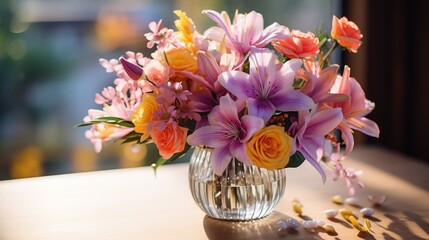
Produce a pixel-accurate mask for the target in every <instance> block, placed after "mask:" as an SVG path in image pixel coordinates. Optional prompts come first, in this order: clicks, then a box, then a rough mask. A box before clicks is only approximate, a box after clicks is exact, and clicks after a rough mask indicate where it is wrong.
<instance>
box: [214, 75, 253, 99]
mask: <svg viewBox="0 0 429 240" xmlns="http://www.w3.org/2000/svg"><path fill="white" fill-rule="evenodd" d="M218 81H219V83H220V84H221V85H222V86H224V87H225V88H226V89H228V90H229V91H230V92H231V93H232V94H234V95H235V96H236V97H238V98H240V99H247V98H249V97H251V98H258V97H259V95H258V91H257V90H256V89H255V87H254V85H252V82H251V79H250V75H249V74H247V73H244V72H240V71H230V72H224V73H222V74H221V75H219V79H218Z"/></svg>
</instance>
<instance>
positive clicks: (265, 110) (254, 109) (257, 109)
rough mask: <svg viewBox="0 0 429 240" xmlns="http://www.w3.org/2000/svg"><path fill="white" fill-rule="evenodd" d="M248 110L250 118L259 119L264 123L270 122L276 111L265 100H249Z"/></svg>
mask: <svg viewBox="0 0 429 240" xmlns="http://www.w3.org/2000/svg"><path fill="white" fill-rule="evenodd" d="M247 102H248V106H247V107H248V110H249V114H250V115H251V116H256V117H260V118H262V119H263V120H264V122H265V123H267V122H268V120H270V118H271V116H272V115H273V114H274V112H275V111H276V107H275V106H274V105H273V104H272V103H271V102H270V101H268V100H267V99H254V98H249V100H247Z"/></svg>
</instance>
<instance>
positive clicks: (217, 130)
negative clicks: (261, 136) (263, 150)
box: [188, 95, 264, 175]
mask: <svg viewBox="0 0 429 240" xmlns="http://www.w3.org/2000/svg"><path fill="white" fill-rule="evenodd" d="M240 110H241V109H239V108H238V107H237V105H236V103H235V102H234V101H233V100H232V99H231V97H230V96H229V95H226V96H223V97H221V98H220V104H219V105H218V106H216V107H215V108H214V109H213V111H212V112H210V114H209V115H208V122H209V125H206V126H204V127H201V128H198V129H197V130H195V131H194V133H192V134H191V135H189V136H188V143H189V144H190V145H193V146H197V145H205V146H208V147H211V148H214V149H213V152H212V155H211V162H212V168H213V171H214V172H215V173H216V174H217V175H221V174H222V173H223V171H224V170H225V168H226V167H227V166H228V164H229V163H230V161H231V159H232V158H233V157H235V158H237V160H239V161H240V162H242V163H244V164H246V165H252V161H251V160H250V158H249V157H248V156H247V153H246V142H247V141H248V140H249V139H250V138H251V137H252V135H253V133H255V132H256V131H258V130H259V129H261V128H262V127H263V126H264V121H262V119H260V118H258V117H254V116H249V115H244V116H242V117H241V118H240V119H239V118H238V112H239V111H240Z"/></svg>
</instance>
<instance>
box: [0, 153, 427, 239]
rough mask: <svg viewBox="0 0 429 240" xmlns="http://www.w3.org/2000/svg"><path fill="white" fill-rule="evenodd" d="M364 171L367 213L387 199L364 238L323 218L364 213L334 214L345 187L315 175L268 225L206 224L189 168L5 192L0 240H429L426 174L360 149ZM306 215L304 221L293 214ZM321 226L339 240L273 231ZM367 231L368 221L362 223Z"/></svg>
mask: <svg viewBox="0 0 429 240" xmlns="http://www.w3.org/2000/svg"><path fill="white" fill-rule="evenodd" d="M346 161H347V162H348V165H349V166H352V167H354V168H356V169H363V170H364V175H363V176H362V180H363V182H364V183H365V185H366V187H365V189H363V190H359V191H358V192H357V194H356V196H357V197H358V198H359V199H360V201H361V207H365V206H371V205H370V203H369V201H367V200H366V198H367V196H368V195H369V194H371V195H375V196H380V195H387V196H388V200H387V202H386V203H385V204H384V205H382V206H381V207H379V208H376V212H375V214H374V215H373V217H371V218H370V221H371V223H372V228H371V231H370V232H368V233H359V231H358V230H356V229H354V228H353V227H352V225H351V224H350V223H349V222H347V221H345V220H344V219H343V218H342V217H341V216H337V217H336V218H334V219H332V220H329V219H326V218H325V216H324V213H323V212H324V210H326V209H330V208H334V209H340V208H349V209H351V210H353V211H358V210H359V208H357V207H352V206H348V205H336V204H334V203H333V202H331V197H332V196H334V195H337V194H340V195H342V196H343V197H344V198H346V197H347V190H346V188H345V184H344V182H343V181H337V182H332V181H328V182H327V183H326V184H325V185H323V184H322V182H321V179H320V176H319V175H318V173H317V172H316V171H315V170H314V169H313V168H312V167H311V166H310V165H309V164H306V163H305V164H303V165H302V167H300V168H298V169H288V173H287V186H286V192H285V195H284V197H283V199H282V200H281V201H280V203H279V205H278V207H277V208H276V210H275V211H274V212H273V213H272V214H271V215H269V216H268V217H266V218H264V219H260V220H256V221H251V222H228V221H220V220H215V219H212V218H209V217H207V216H205V215H204V213H203V212H202V211H201V210H200V209H199V208H198V206H197V205H196V204H195V203H194V201H193V199H192V196H191V193H190V191H189V187H188V177H187V174H188V164H187V163H181V164H171V165H166V166H163V167H161V168H160V169H158V174H157V176H156V177H155V176H154V173H153V171H152V169H151V168H149V167H141V168H129V169H118V170H109V171H99V172H88V173H76V174H66V175H58V176H49V177H39V178H29V179H21V180H8V181H2V182H0V239H1V240H24V239H25V240H27V239H28V240H34V239H37V240H44V239H62V240H67V239H91V240H92V239H109V240H110V239H127V240H129V239H186V240H190V239H222V240H226V239H285V238H286V239H429V204H428V201H429V166H428V165H424V164H423V163H422V162H419V161H415V160H414V159H412V158H409V157H406V156H403V155H400V154H397V153H394V152H391V151H387V150H385V149H381V148H377V147H367V146H362V147H358V148H356V149H355V150H354V152H353V153H352V154H351V155H350V157H349V158H348V159H347V160H346ZM294 199H297V200H299V201H300V202H301V203H302V205H303V211H304V213H303V215H302V216H301V217H300V216H298V215H297V214H296V213H295V212H294V211H293V210H292V207H291V202H292V201H293V200H294ZM291 217H292V218H295V219H297V220H300V221H301V220H302V219H306V218H312V219H324V220H325V221H326V222H327V223H328V224H330V225H332V226H334V228H335V229H336V232H337V233H336V234H328V233H326V232H325V231H323V230H316V231H314V232H310V231H307V230H305V229H303V228H302V227H300V228H299V229H298V231H296V232H289V233H287V236H284V235H280V234H279V233H278V232H277V230H278V227H277V224H276V223H277V221H279V220H285V219H287V218H291ZM359 220H360V221H362V218H360V219H359Z"/></svg>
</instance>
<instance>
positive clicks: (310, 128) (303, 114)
mask: <svg viewBox="0 0 429 240" xmlns="http://www.w3.org/2000/svg"><path fill="white" fill-rule="evenodd" d="M342 119H343V115H342V113H341V108H331V109H324V110H316V109H312V110H311V111H300V112H299V113H298V121H296V122H294V123H293V124H292V126H291V127H290V128H289V132H290V133H291V135H292V136H294V140H295V146H296V150H297V151H299V152H301V153H302V155H303V156H304V157H305V159H307V161H308V162H309V163H310V164H311V165H313V167H314V168H316V170H317V171H318V172H319V173H320V175H321V176H322V179H323V182H325V181H326V174H325V171H323V169H322V167H321V166H320V164H319V159H318V157H317V154H316V153H317V150H318V149H323V147H324V143H325V135H326V134H328V133H330V132H331V131H332V130H334V129H335V128H336V127H337V126H338V125H339V124H340V122H341V121H342Z"/></svg>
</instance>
